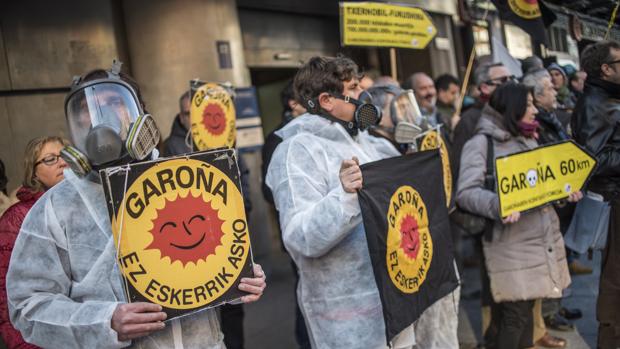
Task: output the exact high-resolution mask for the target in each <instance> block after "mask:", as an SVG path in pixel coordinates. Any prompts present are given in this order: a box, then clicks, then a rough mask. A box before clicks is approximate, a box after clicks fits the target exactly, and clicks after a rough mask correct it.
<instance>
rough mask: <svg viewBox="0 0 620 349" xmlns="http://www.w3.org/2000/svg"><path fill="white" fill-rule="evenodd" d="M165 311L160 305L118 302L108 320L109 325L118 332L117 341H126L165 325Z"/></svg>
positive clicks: (157, 329)
mask: <svg viewBox="0 0 620 349" xmlns="http://www.w3.org/2000/svg"><path fill="white" fill-rule="evenodd" d="M164 320H166V313H164V312H163V311H162V307H161V305H157V304H153V303H146V302H137V303H129V304H119V305H118V306H117V307H116V309H114V313H113V314H112V320H111V321H110V322H111V324H110V327H112V329H113V330H114V331H116V333H118V340H119V341H128V340H131V339H135V338H140V337H144V336H147V335H149V334H150V333H152V332H155V331H159V330H161V329H163V328H164V327H165V325H164V323H163V322H162V321H164Z"/></svg>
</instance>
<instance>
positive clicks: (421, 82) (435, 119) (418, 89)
mask: <svg viewBox="0 0 620 349" xmlns="http://www.w3.org/2000/svg"><path fill="white" fill-rule="evenodd" d="M408 85H409V86H411V89H412V90H413V93H414V94H415V99H416V100H417V101H418V105H419V106H420V111H421V112H422V115H424V116H425V117H426V119H427V120H428V123H429V124H430V125H431V126H433V127H435V126H437V125H438V124H440V123H442V122H443V120H442V119H441V116H440V115H439V112H438V111H437V106H436V105H435V104H436V103H437V90H436V89H435V82H434V81H433V79H431V77H430V76H428V75H426V74H425V73H415V74H413V75H411V76H410V77H409V79H408Z"/></svg>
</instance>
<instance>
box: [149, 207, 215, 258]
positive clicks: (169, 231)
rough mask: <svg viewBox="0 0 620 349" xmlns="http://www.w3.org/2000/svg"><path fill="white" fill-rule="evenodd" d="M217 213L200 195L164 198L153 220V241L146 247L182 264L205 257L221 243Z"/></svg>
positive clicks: (212, 252) (211, 253)
mask: <svg viewBox="0 0 620 349" xmlns="http://www.w3.org/2000/svg"><path fill="white" fill-rule="evenodd" d="M217 213H218V212H217V211H216V210H215V209H214V208H213V207H212V206H211V204H210V203H207V202H204V201H203V200H202V198H201V197H193V196H191V195H189V196H187V197H185V198H181V197H179V198H177V199H176V200H173V201H166V205H165V206H164V208H162V209H161V210H158V211H157V218H155V219H154V220H153V229H151V235H153V242H151V244H150V245H149V246H148V247H147V248H146V249H156V250H159V251H160V252H161V257H162V258H164V257H169V258H170V261H171V263H174V262H175V261H180V262H181V263H183V265H186V264H187V263H190V262H193V263H197V262H198V260H200V259H202V260H204V261H206V260H207V257H208V256H210V255H213V254H215V248H216V247H218V246H220V245H221V239H222V236H223V235H224V233H222V224H224V221H223V220H221V219H220V218H219V217H218V214H217Z"/></svg>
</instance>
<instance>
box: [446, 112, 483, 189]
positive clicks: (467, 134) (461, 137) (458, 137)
mask: <svg viewBox="0 0 620 349" xmlns="http://www.w3.org/2000/svg"><path fill="white" fill-rule="evenodd" d="M485 104H486V103H485V102H483V101H476V103H475V104H474V105H472V106H471V107H470V108H469V109H467V110H466V111H465V112H464V113H463V114H462V115H461V121H459V123H458V124H457V125H456V127H455V128H454V132H453V136H452V145H451V149H450V167H451V168H452V180H453V182H454V183H458V176H459V167H460V165H461V152H462V151H463V147H464V146H465V143H467V141H468V140H469V139H470V138H472V137H473V136H474V135H475V132H476V125H478V121H479V120H480V117H481V116H482V108H484V105H485Z"/></svg>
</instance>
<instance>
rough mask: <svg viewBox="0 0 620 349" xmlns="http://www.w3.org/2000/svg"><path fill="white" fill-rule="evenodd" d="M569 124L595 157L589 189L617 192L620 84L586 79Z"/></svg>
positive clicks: (619, 188) (619, 178)
mask: <svg viewBox="0 0 620 349" xmlns="http://www.w3.org/2000/svg"><path fill="white" fill-rule="evenodd" d="M571 125H572V130H573V137H574V139H575V141H576V142H577V143H579V144H581V145H583V146H584V147H585V148H586V149H587V150H588V151H590V152H591V153H592V154H594V155H595V156H596V158H597V160H598V164H597V167H596V170H595V172H594V175H593V176H592V179H591V180H590V183H589V189H590V190H593V191H595V192H598V193H601V194H604V195H606V196H613V197H618V196H620V85H618V84H613V83H611V82H606V81H603V80H599V79H588V80H586V86H585V88H584V92H583V95H582V97H581V98H580V99H579V100H578V101H577V106H576V107H575V111H574V112H573V117H572V120H571Z"/></svg>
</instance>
